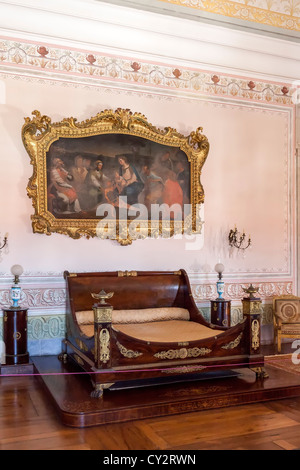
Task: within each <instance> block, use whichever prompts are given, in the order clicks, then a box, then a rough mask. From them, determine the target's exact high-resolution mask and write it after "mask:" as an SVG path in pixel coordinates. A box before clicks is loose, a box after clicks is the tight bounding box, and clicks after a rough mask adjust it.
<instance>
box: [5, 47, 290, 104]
mask: <svg viewBox="0 0 300 470" xmlns="http://www.w3.org/2000/svg"><path fill="white" fill-rule="evenodd" d="M0 71H1V73H14V74H17V75H22V74H26V75H30V76H36V77H43V78H46V77H48V78H49V79H52V80H54V79H55V80H66V79H67V80H69V81H74V82H76V83H86V84H94V85H96V86H100V85H106V86H109V85H113V86H114V87H118V86H124V85H126V86H127V87H131V88H134V89H135V90H139V89H140V90H149V89H150V90H153V89H158V90H163V91H164V92H170V93H176V94H178V92H180V95H182V96H194V95H195V96H197V97H199V95H204V96H214V97H219V98H222V99H231V100H235V99H239V100H242V101H243V102H256V103H257V102H259V103H267V104H272V105H280V106H294V104H293V93H294V91H295V90H294V88H293V85H292V84H289V83H275V82H271V81H266V80H261V79H255V78H253V77H252V78H251V77H249V78H246V77H239V76H234V75H230V74H225V73H218V72H216V71H214V70H202V69H199V68H191V67H187V66H186V67H183V66H182V65H176V64H174V66H170V65H165V64H163V63H154V62H153V61H150V60H146V59H141V60H137V59H130V58H123V57H120V56H117V55H115V56H113V55H108V54H102V53H98V52H97V53H95V52H89V51H84V50H77V49H76V50H75V49H74V48H70V49H66V48H63V47H59V46H52V45H45V44H39V43H34V42H32V43H30V42H26V41H18V42H17V41H15V40H13V39H7V38H2V39H1V38H0Z"/></svg>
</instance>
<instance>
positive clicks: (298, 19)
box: [159, 0, 300, 31]
mask: <svg viewBox="0 0 300 470" xmlns="http://www.w3.org/2000/svg"><path fill="white" fill-rule="evenodd" d="M159 1H161V2H165V3H171V4H173V5H181V6H185V7H189V8H193V9H196V10H201V11H205V12H207V13H213V14H217V15H222V16H227V17H229V18H234V19H238V20H243V21H251V22H254V23H258V24H262V25H266V26H272V27H276V28H283V29H287V30H290V31H300V4H299V2H298V1H297V0H280V1H278V0H252V1H251V4H250V2H249V0H240V1H238V2H234V1H231V0H222V1H220V0H159Z"/></svg>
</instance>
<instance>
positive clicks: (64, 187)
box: [48, 158, 81, 212]
mask: <svg viewBox="0 0 300 470" xmlns="http://www.w3.org/2000/svg"><path fill="white" fill-rule="evenodd" d="M72 180H73V177H72V175H71V174H70V173H69V172H68V171H67V170H66V169H65V165H64V162H63V161H62V160H61V159H60V158H54V159H53V161H52V167H51V172H50V181H51V185H50V188H49V195H48V202H49V204H50V205H51V206H52V209H54V208H55V209H56V211H57V212H65V211H66V212H80V211H81V207H80V204H79V200H78V196H77V192H76V190H75V189H74V187H73V185H72V183H71V182H72Z"/></svg>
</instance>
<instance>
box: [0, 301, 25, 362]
mask: <svg viewBox="0 0 300 470" xmlns="http://www.w3.org/2000/svg"><path fill="white" fill-rule="evenodd" d="M3 341H4V343H5V356H6V365H19V364H28V363H29V354H28V351H27V309H26V308H20V307H17V308H14V307H10V308H7V309H3Z"/></svg>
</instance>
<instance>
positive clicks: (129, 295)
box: [64, 270, 190, 313]
mask: <svg viewBox="0 0 300 470" xmlns="http://www.w3.org/2000/svg"><path fill="white" fill-rule="evenodd" d="M64 277H65V279H66V281H67V288H68V297H69V303H70V309H71V312H72V313H75V312H77V311H82V310H90V309H91V308H92V306H93V305H94V303H95V300H94V299H93V298H92V296H91V293H97V294H98V293H99V292H100V291H101V290H104V291H106V292H107V293H108V292H114V295H113V297H112V298H111V299H110V301H109V303H110V304H111V305H112V306H113V307H114V309H115V310H122V309H145V308H155V307H175V306H176V307H182V308H183V307H184V306H185V304H186V300H188V299H187V297H189V294H190V285H189V281H188V277H187V275H186V272H185V271H184V270H180V271H175V272H166V271H115V272H97V273H69V272H68V271H65V273H64Z"/></svg>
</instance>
